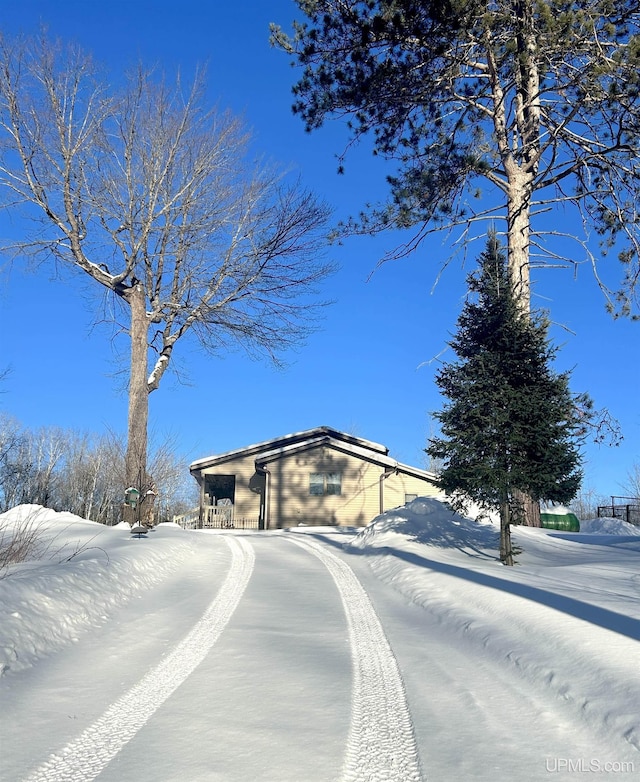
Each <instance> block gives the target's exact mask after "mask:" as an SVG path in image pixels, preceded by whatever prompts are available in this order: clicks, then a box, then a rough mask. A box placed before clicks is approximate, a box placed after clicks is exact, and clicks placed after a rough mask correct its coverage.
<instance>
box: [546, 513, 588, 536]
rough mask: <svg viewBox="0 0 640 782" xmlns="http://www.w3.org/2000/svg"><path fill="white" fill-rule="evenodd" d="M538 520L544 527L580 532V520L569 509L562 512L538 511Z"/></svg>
mask: <svg viewBox="0 0 640 782" xmlns="http://www.w3.org/2000/svg"><path fill="white" fill-rule="evenodd" d="M540 521H541V522H542V526H543V527H544V528H545V529H558V530H562V531H563V532H580V522H579V521H578V517H577V516H576V514H575V513H571V512H570V511H567V512H564V513H545V511H541V512H540Z"/></svg>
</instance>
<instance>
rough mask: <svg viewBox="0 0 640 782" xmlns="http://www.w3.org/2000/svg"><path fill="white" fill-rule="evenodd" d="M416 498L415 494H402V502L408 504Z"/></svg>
mask: <svg viewBox="0 0 640 782" xmlns="http://www.w3.org/2000/svg"><path fill="white" fill-rule="evenodd" d="M417 499H418V495H417V494H405V495H404V504H405V505H408V504H409V503H410V502H413V501H414V500H417Z"/></svg>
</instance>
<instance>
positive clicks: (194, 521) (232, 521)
mask: <svg viewBox="0 0 640 782" xmlns="http://www.w3.org/2000/svg"><path fill="white" fill-rule="evenodd" d="M233 511H234V508H233V506H231V505H205V506H204V508H203V509H202V528H203V529H260V519H259V518H257V517H253V518H252V517H245V516H236V515H235V514H234V512H233ZM173 521H174V522H175V523H176V524H179V525H180V526H181V527H184V529H198V528H200V509H199V508H194V509H193V510H190V511H187V513H182V514H181V515H179V516H174V517H173Z"/></svg>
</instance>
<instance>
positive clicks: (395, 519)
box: [351, 497, 498, 558]
mask: <svg viewBox="0 0 640 782" xmlns="http://www.w3.org/2000/svg"><path fill="white" fill-rule="evenodd" d="M395 536H402V537H403V538H404V539H405V540H407V539H408V540H410V541H414V542H416V543H421V544H427V545H430V546H435V547H437V548H442V549H451V550H455V551H458V552H460V551H463V552H465V553H467V554H470V555H472V556H478V555H481V556H483V557H484V556H488V557H491V558H495V557H496V556H497V545H498V529H497V527H496V526H495V525H494V524H493V523H491V522H489V521H484V522H482V521H473V520H472V519H469V518H466V517H465V516H461V515H460V514H458V513H456V512H455V511H453V510H452V509H451V507H450V506H449V505H447V504H446V503H445V502H443V501H442V500H438V499H435V498H433V497H418V498H417V499H415V500H412V501H411V502H409V503H407V505H405V506H403V507H401V508H395V509H394V510H390V511H387V512H385V513H382V514H381V515H379V516H376V518H375V519H373V521H372V522H371V523H370V524H369V525H368V526H367V527H365V528H364V529H363V530H361V531H360V532H359V534H358V535H357V536H356V537H355V538H354V540H353V541H352V543H351V546H352V547H354V548H360V549H364V548H373V547H375V548H380V547H383V546H393V542H394V537H395Z"/></svg>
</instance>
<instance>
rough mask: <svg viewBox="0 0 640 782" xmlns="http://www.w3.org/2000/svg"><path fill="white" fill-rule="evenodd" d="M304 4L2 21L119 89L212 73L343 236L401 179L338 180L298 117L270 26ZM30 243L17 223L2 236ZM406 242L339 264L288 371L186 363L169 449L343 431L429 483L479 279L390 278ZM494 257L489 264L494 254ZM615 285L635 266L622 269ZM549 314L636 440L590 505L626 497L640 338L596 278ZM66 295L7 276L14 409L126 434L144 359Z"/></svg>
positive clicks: (35, 2) (559, 290) (225, 360)
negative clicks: (73, 44)
mask: <svg viewBox="0 0 640 782" xmlns="http://www.w3.org/2000/svg"><path fill="white" fill-rule="evenodd" d="M295 11H296V7H295V4H294V3H293V2H291V0H269V2H265V0H240V2H235V3H227V2H224V3H223V2H220V3H218V2H210V1H208V2H207V1H206V0H183V2H181V3H179V4H177V3H174V2H168V0H156V1H155V2H154V1H153V0H110V2H108V3H101V2H98V1H97V0H96V2H87V1H86V0H20V2H9V3H4V4H3V5H2V7H1V8H0V27H1V28H2V30H3V31H4V32H5V33H6V34H9V35H13V34H15V33H17V32H26V33H30V32H34V31H36V30H37V29H38V27H39V25H40V24H41V23H45V24H46V25H47V26H48V27H49V29H50V31H51V32H52V33H53V34H55V35H60V36H62V37H64V38H65V39H72V40H75V41H77V42H78V43H80V44H81V45H82V46H83V47H84V48H85V49H87V50H89V51H91V52H92V53H93V54H94V56H95V58H96V59H97V60H99V61H101V62H104V63H105V64H106V65H107V67H108V69H109V71H110V72H111V73H112V75H113V77H114V78H117V75H118V74H119V73H122V71H123V70H124V69H125V68H126V67H127V66H129V65H131V64H135V63H136V62H138V61H139V60H142V61H143V62H144V63H146V64H157V65H158V66H160V67H162V68H166V69H167V70H173V69H175V68H177V67H180V68H181V69H182V70H183V72H184V73H186V74H187V75H189V74H192V73H193V70H194V68H195V66H196V65H198V64H202V63H206V64H207V65H208V84H209V96H210V101H211V103H212V104H218V105H219V106H220V107H224V108H229V109H231V110H233V111H234V112H236V113H238V114H240V115H242V116H243V117H244V118H245V120H246V122H247V124H248V125H249V126H250V127H251V128H253V131H254V138H255V147H256V150H257V151H258V152H260V153H262V154H264V155H265V156H267V157H268V158H271V159H273V160H275V161H278V162H279V163H280V164H281V165H282V166H283V167H287V168H292V169H294V170H296V171H298V172H299V173H300V175H301V177H302V179H303V182H304V184H305V185H307V186H308V187H310V188H311V189H313V190H315V191H316V192H317V193H318V194H319V195H320V196H322V197H323V198H324V199H326V200H327V201H328V202H329V203H330V204H331V205H332V206H333V207H334V210H335V216H336V218H341V217H346V216H348V215H349V214H351V213H356V212H357V211H358V209H359V208H360V207H361V206H362V205H363V203H364V202H365V201H367V200H369V199H371V198H372V197H375V196H376V194H378V195H380V196H382V195H383V194H384V175H385V171H386V168H385V164H384V162H383V161H380V160H377V159H374V158H373V157H372V156H371V155H370V154H369V152H368V151H367V150H366V149H360V150H357V151H356V153H355V154H354V155H353V156H352V157H350V158H348V159H347V169H346V174H345V175H344V176H338V175H337V173H336V168H337V162H336V159H335V154H336V153H337V152H339V151H341V149H342V145H343V143H344V141H345V139H346V134H345V130H344V127H342V126H341V125H340V124H339V123H333V124H332V125H331V126H329V127H327V128H325V129H322V130H320V131H318V132H315V133H313V134H310V135H309V134H306V133H305V131H304V128H303V125H302V122H301V121H300V120H299V119H298V118H296V117H293V116H292V114H291V110H290V105H291V86H292V84H293V83H294V81H295V79H296V71H295V70H293V69H292V68H291V67H290V65H289V62H288V59H287V57H286V56H285V55H283V54H282V53H280V52H278V51H275V50H273V49H272V48H271V47H270V46H269V29H268V25H269V22H270V21H275V22H278V23H280V24H282V25H283V26H284V27H285V28H286V27H288V26H289V23H290V20H291V19H292V18H293V17H294V16H295ZM11 230H12V226H11V224H10V222H9V219H8V217H7V215H6V214H2V213H0V236H2V237H5V236H6V235H8V234H9V233H10V232H11ZM401 239H402V237H389V236H382V237H378V238H376V239H369V238H353V239H349V240H348V241H346V242H345V243H344V244H343V245H341V246H336V247H333V248H331V250H330V253H329V256H330V257H331V258H333V259H334V260H335V261H336V262H337V263H338V264H339V266H340V271H339V272H338V273H337V274H336V275H335V276H333V277H332V278H331V279H329V280H328V281H327V282H326V285H325V288H324V290H323V294H324V295H325V296H326V297H327V298H330V299H332V300H333V301H334V304H333V305H332V306H331V307H330V308H328V309H327V310H326V312H325V318H324V321H323V323H322V324H321V329H320V330H319V331H318V332H317V333H316V334H314V335H312V337H311V338H310V339H309V340H308V342H307V344H306V345H305V346H301V347H300V349H299V350H298V351H297V352H296V353H294V354H291V355H289V356H286V357H285V358H286V360H287V363H288V366H287V368H286V369H284V370H276V369H274V368H272V367H271V366H270V365H268V364H267V363H264V362H256V361H254V360H251V359H249V358H247V357H246V356H245V355H244V354H242V353H231V354H229V355H227V356H223V357H221V358H216V359H212V358H211V357H209V356H207V355H204V354H202V353H199V352H197V351H196V350H195V349H194V348H193V347H192V346H189V347H180V346H179V347H178V348H177V349H176V354H175V358H176V359H177V365H178V366H179V368H180V370H181V375H182V377H180V378H177V377H175V376H173V375H172V376H166V377H165V378H164V379H163V381H162V384H161V386H160V389H159V390H158V391H156V392H154V393H153V394H152V395H151V417H152V424H151V426H152V429H153V431H154V433H155V436H156V437H158V438H160V439H161V438H163V437H165V436H173V437H174V438H175V439H176V441H177V443H178V448H179V450H180V451H181V452H182V453H184V454H185V455H186V457H187V458H188V459H190V460H191V459H197V458H201V457H204V456H207V455H210V454H214V453H221V452H224V451H227V450H230V449H233V448H238V447H242V446H243V445H247V444H249V443H253V442H257V441H261V440H266V439H270V438H272V437H276V436H278V435H280V434H286V433H288V432H293V431H299V430H303V429H307V428H311V427H314V426H319V425H328V426H332V427H335V428H337V429H341V430H344V431H347V432H351V433H353V434H356V435H359V436H362V437H365V438H367V439H370V440H375V441H378V442H381V443H384V444H385V445H387V446H388V447H389V448H390V451H391V454H392V455H393V456H394V457H395V458H397V459H399V460H401V461H404V462H407V463H409V464H414V465H416V466H426V463H425V461H424V459H425V457H424V453H423V449H424V447H425V444H426V439H427V437H428V433H429V428H430V413H431V412H432V411H434V410H437V409H438V408H439V407H440V406H441V404H442V401H441V399H440V397H439V394H438V391H437V388H436V386H435V384H434V380H433V378H434V372H435V369H436V367H437V361H436V357H437V356H440V355H441V357H442V358H444V359H446V358H447V357H449V358H452V355H451V353H450V352H449V353H447V352H445V353H444V354H443V350H445V347H446V342H447V339H448V338H449V336H450V335H451V334H452V332H453V331H454V330H455V325H456V319H457V317H458V314H459V312H460V308H461V306H462V303H463V299H464V290H465V288H464V279H465V276H466V274H467V272H468V271H470V269H471V266H470V261H471V260H472V259H473V257H474V256H475V255H476V254H477V252H476V249H475V248H474V250H473V251H472V253H471V255H470V256H469V260H468V261H467V265H466V267H464V268H463V266H462V262H461V260H454V261H453V262H452V263H451V264H450V265H449V266H448V267H447V269H446V271H445V272H444V274H443V275H442V276H441V278H440V280H439V282H438V284H437V285H436V286H435V288H434V283H435V282H436V279H437V278H438V276H439V273H440V271H441V266H442V264H443V262H444V261H445V260H446V259H447V258H448V257H449V256H450V254H451V250H450V247H449V246H447V245H446V244H445V243H444V237H434V238H432V239H431V240H429V241H428V242H426V243H425V244H423V246H422V247H421V248H420V250H419V251H418V252H417V253H415V254H414V255H413V256H411V257H410V258H408V259H406V260H402V261H396V262H393V263H388V264H385V265H384V266H382V267H381V268H380V269H379V270H378V271H377V272H376V273H375V274H374V275H373V276H372V277H371V278H370V274H371V272H372V271H373V270H374V268H375V266H376V263H377V261H378V259H379V258H380V257H381V256H382V255H383V254H384V252H385V251H386V250H389V249H392V248H393V247H394V246H395V245H396V244H397V243H398V242H399V241H401ZM481 249H482V246H478V248H477V251H478V252H479V251H480V250H481ZM608 263H609V264H610V266H611V268H610V273H611V275H612V277H614V278H615V276H616V274H617V272H618V269H617V268H615V264H616V263H617V261H615V259H612V260H611V261H609V262H608ZM536 280H537V281H536V286H535V298H534V303H537V304H542V305H543V306H545V307H548V309H549V310H550V314H551V317H552V320H553V321H554V323H555V324H557V325H555V326H554V328H553V331H552V336H553V338H554V341H555V342H556V343H557V344H558V345H560V347H561V351H560V354H559V359H558V365H559V368H561V369H563V370H564V369H572V370H573V376H572V377H573V380H572V387H573V389H574V390H575V391H576V392H578V391H588V392H589V393H590V394H591V396H592V397H593V399H594V402H595V404H596V407H598V408H607V409H608V410H609V412H610V413H611V415H612V416H614V417H615V418H616V419H617V420H618V421H619V422H620V424H621V426H622V430H623V434H624V441H623V443H622V444H621V445H620V446H618V447H617V448H611V447H608V446H597V445H594V444H590V445H588V446H587V447H586V448H585V460H586V461H585V488H586V489H590V490H593V491H595V492H596V493H597V494H599V495H603V496H606V495H609V494H621V493H622V487H623V485H624V484H625V483H627V482H628V474H629V473H630V471H631V470H632V468H633V466H634V465H636V464H638V463H640V447H639V445H638V443H639V441H640V411H639V410H638V404H637V397H638V391H637V389H638V381H639V380H640V370H639V369H638V367H639V362H638V333H639V332H640V323H632V322H629V321H623V320H618V321H613V320H612V319H611V317H610V316H609V315H607V313H606V312H605V309H604V300H603V298H602V294H601V293H600V291H599V290H598V288H597V285H596V283H595V280H594V278H593V276H592V274H591V272H590V270H589V269H588V268H587V267H584V268H581V269H580V271H579V273H578V275H577V278H574V273H573V271H570V270H559V269H553V270H543V271H540V272H538V273H536ZM72 282H73V284H69V282H68V281H62V280H60V279H56V275H55V271H54V269H53V268H49V269H48V268H46V267H43V268H41V269H40V270H39V271H38V273H37V274H35V273H30V272H28V271H26V270H25V269H24V268H23V267H22V266H21V265H20V264H19V263H14V264H13V265H12V267H11V268H10V269H6V268H5V269H4V271H3V272H2V273H1V274H0V368H3V367H7V366H9V367H10V369H11V372H10V375H9V377H8V378H7V379H6V381H5V383H4V387H3V389H1V390H2V391H3V393H2V394H1V395H0V409H1V410H4V411H6V412H8V413H10V414H11V415H13V416H14V417H15V418H17V419H18V420H19V421H20V422H21V423H22V424H23V425H24V426H27V427H34V428H35V427H39V426H61V427H65V428H67V427H68V428H74V429H78V430H82V431H92V432H101V431H103V430H105V429H106V428H109V429H111V430H113V431H124V427H125V423H126V393H125V382H126V381H125V378H124V377H123V375H122V373H121V370H122V369H123V368H124V367H125V364H124V362H123V361H121V360H120V358H119V356H120V354H121V353H122V352H123V351H126V344H125V343H124V342H123V341H122V340H119V339H112V336H113V335H112V334H111V332H110V330H109V328H108V327H107V326H105V325H104V324H100V323H99V322H98V321H99V318H100V308H99V307H98V306H97V302H99V298H96V296H95V295H94V293H93V284H92V283H91V282H90V281H88V280H87V281H85V280H83V279H82V278H76V279H75V280H73V281H72Z"/></svg>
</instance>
